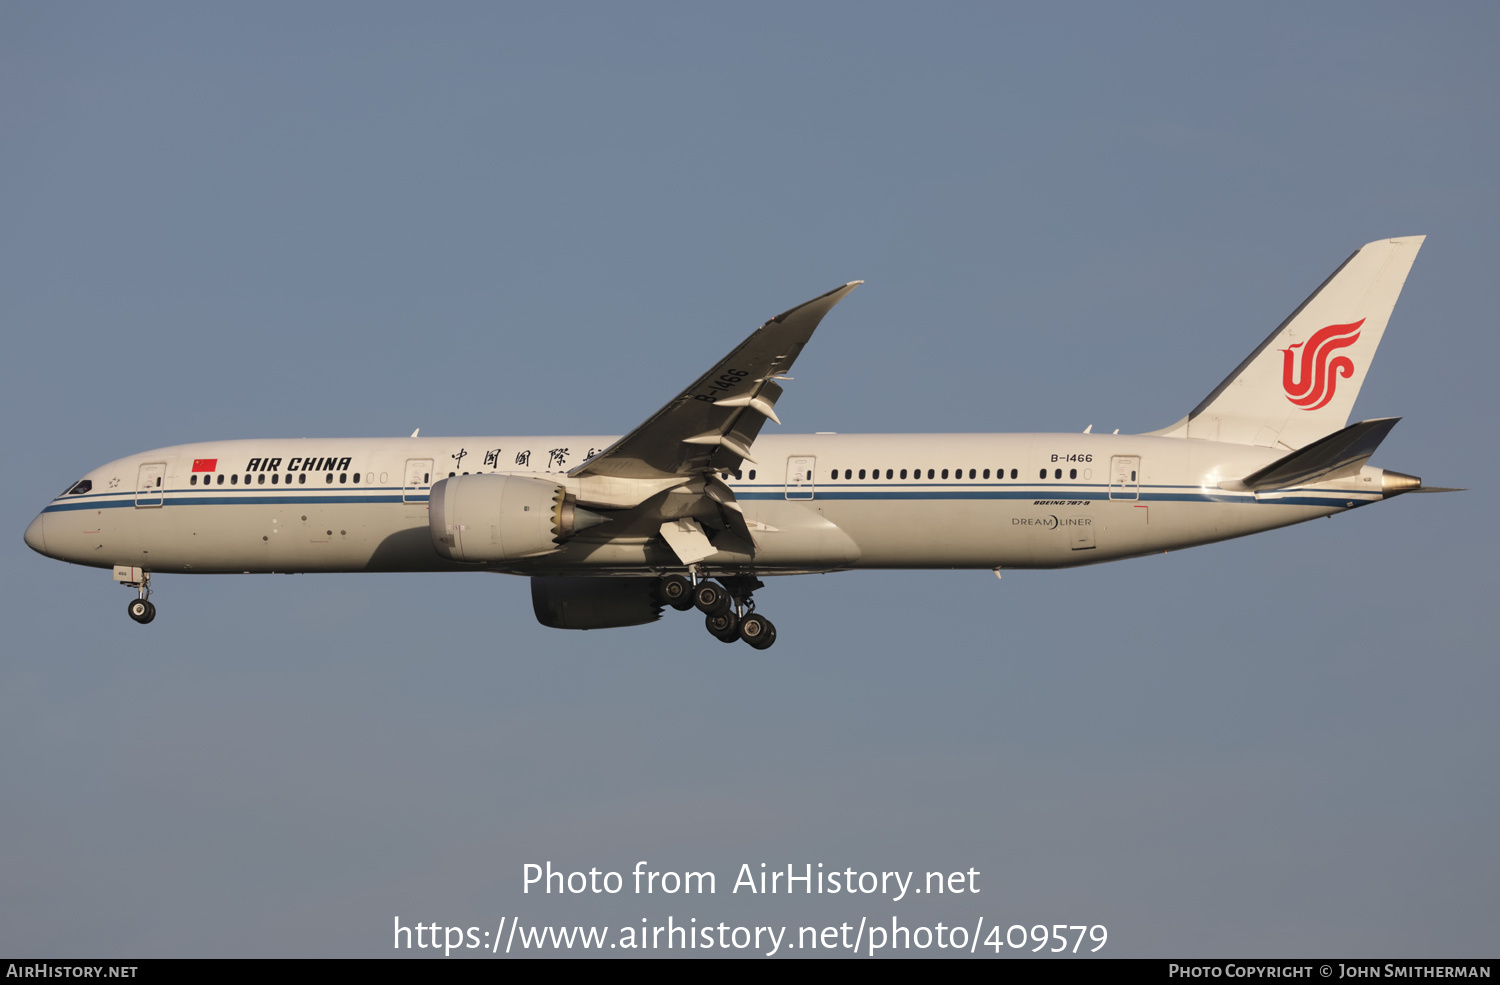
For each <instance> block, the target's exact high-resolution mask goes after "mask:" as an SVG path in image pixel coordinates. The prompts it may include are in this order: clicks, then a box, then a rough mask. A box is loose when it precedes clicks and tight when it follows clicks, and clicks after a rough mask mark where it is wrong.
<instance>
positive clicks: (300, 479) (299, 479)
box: [297, 472, 307, 486]
mask: <svg viewBox="0 0 1500 985" xmlns="http://www.w3.org/2000/svg"><path fill="white" fill-rule="evenodd" d="M297 485H299V486H305V485H307V473H306V472H303V473H302V474H301V475H299V476H297Z"/></svg>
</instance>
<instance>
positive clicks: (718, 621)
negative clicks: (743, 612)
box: [703, 612, 740, 643]
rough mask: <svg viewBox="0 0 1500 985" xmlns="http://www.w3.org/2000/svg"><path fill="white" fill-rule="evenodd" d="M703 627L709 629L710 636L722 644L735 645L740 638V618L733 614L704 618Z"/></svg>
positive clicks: (717, 614)
mask: <svg viewBox="0 0 1500 985" xmlns="http://www.w3.org/2000/svg"><path fill="white" fill-rule="evenodd" d="M703 625H704V626H705V627H706V628H707V629H708V635H710V636H712V637H713V638H714V639H716V640H718V641H719V642H720V643H733V642H734V641H735V640H737V639H739V638H740V618H739V616H736V615H735V614H734V613H733V612H719V613H716V614H714V615H711V616H704V618H703Z"/></svg>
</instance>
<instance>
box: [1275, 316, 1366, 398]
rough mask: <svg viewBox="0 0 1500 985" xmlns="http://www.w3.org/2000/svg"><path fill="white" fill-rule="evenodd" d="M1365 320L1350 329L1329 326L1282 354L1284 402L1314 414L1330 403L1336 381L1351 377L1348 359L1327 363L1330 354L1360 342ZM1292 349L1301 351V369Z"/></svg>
mask: <svg viewBox="0 0 1500 985" xmlns="http://www.w3.org/2000/svg"><path fill="white" fill-rule="evenodd" d="M1364 323H1365V320H1364V319H1363V318H1361V319H1360V320H1359V321H1357V322H1354V323H1352V324H1349V325H1329V326H1328V327H1327V328H1321V329H1319V330H1318V331H1316V332H1314V333H1313V337H1312V338H1310V339H1308V340H1307V342H1306V343H1305V344H1304V343H1302V342H1298V343H1297V344H1296V345H1293V346H1290V347H1289V348H1286V349H1282V350H1280V351H1281V360H1282V361H1281V387H1282V389H1283V390H1285V391H1286V398H1287V399H1288V400H1290V401H1291V402H1292V403H1294V404H1296V405H1297V406H1298V407H1301V408H1302V409H1303V410H1317V409H1318V408H1319V407H1322V406H1323V405H1324V404H1326V403H1328V401H1330V400H1332V399H1333V389H1334V384H1335V383H1336V382H1337V381H1338V377H1340V376H1342V377H1344V378H1345V379H1348V378H1349V377H1351V376H1353V375H1354V361H1353V360H1352V359H1350V358H1349V357H1348V356H1337V357H1335V358H1333V359H1329V358H1328V357H1329V356H1332V355H1333V353H1334V352H1335V351H1336V350H1338V349H1342V348H1344V347H1345V346H1350V345H1353V344H1354V343H1356V342H1358V341H1359V326H1361V325H1363V324H1364ZM1292 349H1301V350H1302V365H1301V366H1298V365H1297V354H1296V353H1294V352H1293V351H1292Z"/></svg>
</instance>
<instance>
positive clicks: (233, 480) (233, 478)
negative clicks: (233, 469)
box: [229, 474, 240, 486]
mask: <svg viewBox="0 0 1500 985" xmlns="http://www.w3.org/2000/svg"><path fill="white" fill-rule="evenodd" d="M229 484H230V485H231V486H237V485H239V484H240V477H239V475H238V474H235V475H231V476H230V477H229Z"/></svg>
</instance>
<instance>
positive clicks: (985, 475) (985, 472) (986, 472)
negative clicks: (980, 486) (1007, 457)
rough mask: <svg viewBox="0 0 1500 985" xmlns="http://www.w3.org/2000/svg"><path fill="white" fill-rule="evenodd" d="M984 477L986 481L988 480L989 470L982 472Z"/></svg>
mask: <svg viewBox="0 0 1500 985" xmlns="http://www.w3.org/2000/svg"><path fill="white" fill-rule="evenodd" d="M984 477H985V478H986V479H988V478H989V477H990V470H989V469H985V470H984Z"/></svg>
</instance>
